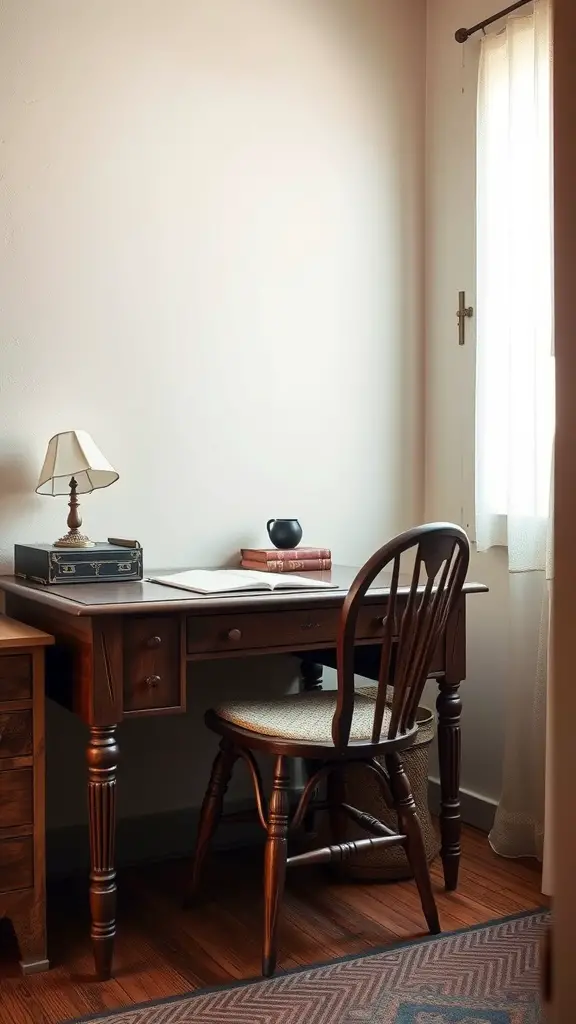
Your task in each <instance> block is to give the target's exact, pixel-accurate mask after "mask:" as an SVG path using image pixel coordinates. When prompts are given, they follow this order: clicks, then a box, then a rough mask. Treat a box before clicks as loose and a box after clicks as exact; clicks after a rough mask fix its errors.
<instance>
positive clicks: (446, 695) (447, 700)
mask: <svg viewBox="0 0 576 1024" xmlns="http://www.w3.org/2000/svg"><path fill="white" fill-rule="evenodd" d="M436 707H437V709H438V758H439V761H440V791H441V797H440V799H441V805H440V833H441V836H442V849H441V851H440V856H441V857H442V866H443V868H444V882H445V885H446V888H447V889H448V890H451V889H456V887H457V885H458V869H459V867H460V831H461V821H460V716H461V713H462V700H461V698H460V684H459V683H456V684H451V685H449V684H447V683H446V682H445V681H442V682H440V693H439V694H438V700H437V702H436Z"/></svg>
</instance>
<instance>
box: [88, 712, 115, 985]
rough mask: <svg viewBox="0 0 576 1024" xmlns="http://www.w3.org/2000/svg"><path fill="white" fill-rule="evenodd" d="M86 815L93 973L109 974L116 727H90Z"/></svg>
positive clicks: (112, 927)
mask: <svg viewBox="0 0 576 1024" xmlns="http://www.w3.org/2000/svg"><path fill="white" fill-rule="evenodd" d="M87 759H88V814H89V826H90V911H91V915H92V927H91V931H90V935H91V938H92V949H93V952H94V963H95V965H96V974H97V977H98V978H99V979H100V980H103V981H104V980H106V979H107V978H109V977H110V975H111V973H112V955H113V952H114V936H115V934H116V871H115V870H114V848H115V839H116V770H117V764H118V744H117V743H116V726H115V725H109V726H105V727H99V726H92V727H91V729H90V740H89V743H88V750H87Z"/></svg>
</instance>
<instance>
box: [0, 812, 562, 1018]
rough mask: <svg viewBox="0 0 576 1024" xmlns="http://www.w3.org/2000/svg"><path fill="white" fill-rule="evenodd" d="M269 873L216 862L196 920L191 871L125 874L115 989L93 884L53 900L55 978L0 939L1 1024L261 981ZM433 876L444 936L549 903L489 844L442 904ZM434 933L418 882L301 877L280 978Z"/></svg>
mask: <svg viewBox="0 0 576 1024" xmlns="http://www.w3.org/2000/svg"><path fill="white" fill-rule="evenodd" d="M260 861H261V857H260V855H259V854H255V853H245V854H242V855H239V854H238V852H235V853H232V854H230V853H228V854H219V855H217V856H215V857H214V858H213V859H212V862H211V866H210V871H209V876H208V878H207V885H206V892H205V897H204V899H203V901H202V903H201V904H200V905H198V906H196V907H195V908H194V909H193V910H191V911H187V912H186V911H184V910H182V909H181V896H182V892H183V889H184V880H185V878H186V874H187V871H188V865H187V864H186V863H184V862H177V863H169V864H166V863H164V864H157V865H152V866H149V867H145V868H142V867H139V868H132V869H130V870H128V871H126V872H125V873H124V874H123V875H122V876H121V878H120V901H119V914H118V917H119V931H118V938H117V943H116V962H115V966H116V970H115V977H114V979H113V980H112V981H109V982H105V983H99V982H95V981H94V980H93V975H92V972H93V964H92V958H91V953H90V943H89V938H88V908H87V898H86V883H85V882H83V881H81V880H79V881H78V882H73V883H66V885H62V884H60V885H59V886H57V887H54V888H52V889H51V891H50V894H49V895H50V898H49V936H50V958H51V962H52V970H51V971H49V972H48V973H46V974H42V975H36V976H32V977H29V978H22V977H20V976H19V972H18V964H17V955H18V953H17V949H16V946H15V942H14V937H13V935H12V932H11V929H9V928H8V927H3V928H1V929H0V1020H1V1022H2V1024H61V1022H62V1021H69V1020H71V1019H74V1018H75V1017H80V1016H85V1015H87V1014H91V1013H98V1012H103V1011H106V1010H110V1009H114V1008H116V1007H121V1006H130V1005H131V1004H133V1003H136V1002H144V1001H147V1000H150V999H161V998H162V997H164V996H173V995H178V994H180V993H184V992H189V991H191V990H192V989H195V988H198V987H200V986H205V985H218V984H223V983H226V982H227V981H229V980H231V979H234V980H235V979H239V978H249V977H253V976H256V975H257V974H258V973H259V969H260V928H261V918H262V901H261V895H260V889H261V863H260ZM432 876H433V882H434V888H435V892H436V896H437V900H438V907H439V911H440V919H441V922H442V926H443V928H444V930H454V929H457V928H462V927H465V926H466V925H472V924H480V923H482V922H484V921H489V920H492V919H493V918H497V917H504V916H506V915H508V914H515V913H518V912H520V911H522V910H529V909H531V908H533V907H537V906H540V905H541V903H542V897H541V895H540V872H539V869H538V866H537V865H536V863H535V862H530V861H510V860H503V859H502V858H499V857H496V855H495V854H494V853H493V852H492V850H491V849H490V846H489V844H488V840H487V839H486V836H484V835H483V834H482V833H480V832H476V831H475V830H473V829H469V828H467V829H465V832H464V837H463V857H462V866H461V874H460V886H459V890H458V892H456V893H446V892H444V890H443V888H442V872H441V866H440V863H439V861H436V862H435V864H434V865H433V868H432ZM0 924H3V925H6V924H7V923H6V922H0ZM424 931H425V929H424V922H423V918H422V911H421V908H420V903H419V900H418V895H417V892H416V887H415V885H414V883H413V882H391V883H385V884H376V883H368V884H364V883H357V882H356V883H349V884H348V883H346V884H345V883H342V882H336V881H333V880H331V879H330V878H329V877H327V876H326V875H325V874H324V873H321V872H319V871H315V870H313V869H302V870H300V871H294V872H292V873H289V875H288V891H287V894H286V900H285V904H284V914H283V918H282V924H281V931H280V966H281V967H284V968H289V967H298V966H301V965H307V964H313V963H317V962H319V961H321V960H329V959H332V958H333V957H337V956H343V955H347V954H351V953H361V952H365V951H367V950H370V949H373V948H375V947H379V946H382V945H386V944H387V943H389V942H397V941H399V940H402V939H409V938H415V937H417V936H418V935H421V934H424Z"/></svg>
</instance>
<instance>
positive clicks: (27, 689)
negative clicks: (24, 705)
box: [0, 654, 32, 701]
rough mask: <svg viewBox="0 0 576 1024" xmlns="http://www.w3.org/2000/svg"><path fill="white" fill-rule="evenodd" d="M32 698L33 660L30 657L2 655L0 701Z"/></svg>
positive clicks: (27, 655) (0, 664) (26, 655)
mask: <svg viewBox="0 0 576 1024" xmlns="http://www.w3.org/2000/svg"><path fill="white" fill-rule="evenodd" d="M31 696H32V659H31V657H30V655H29V654H4V655H0V701H3V700H29V699H30V698H31Z"/></svg>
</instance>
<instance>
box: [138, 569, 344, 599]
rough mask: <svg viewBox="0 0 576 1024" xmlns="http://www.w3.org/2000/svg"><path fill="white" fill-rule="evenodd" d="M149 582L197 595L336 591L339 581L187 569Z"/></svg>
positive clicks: (155, 577) (221, 570)
mask: <svg viewBox="0 0 576 1024" xmlns="http://www.w3.org/2000/svg"><path fill="white" fill-rule="evenodd" d="M147 578H148V580H149V581H150V583H161V584H162V585H163V586H166V587H176V588H177V589H178V590H192V591H193V592H194V593H196V594H233V593H236V592H237V591H244V590H248V591H250V590H334V589H337V584H336V583H325V582H324V580H315V579H308V578H307V577H305V576H290V575H287V574H286V573H284V572H256V571H254V572H253V571H252V570H249V569H188V570H187V571H186V572H174V573H170V575H168V576H148V577H147Z"/></svg>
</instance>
